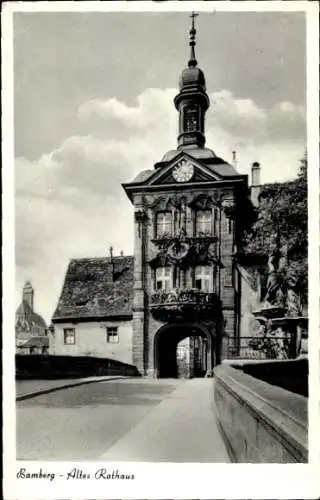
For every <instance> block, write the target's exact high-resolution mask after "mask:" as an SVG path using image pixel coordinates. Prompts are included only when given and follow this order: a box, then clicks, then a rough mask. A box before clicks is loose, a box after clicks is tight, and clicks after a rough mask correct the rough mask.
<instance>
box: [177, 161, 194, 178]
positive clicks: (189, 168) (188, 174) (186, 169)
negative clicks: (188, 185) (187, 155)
mask: <svg viewBox="0 0 320 500" xmlns="http://www.w3.org/2000/svg"><path fill="white" fill-rule="evenodd" d="M193 174H194V166H193V165H192V163H191V162H189V161H186V160H184V161H182V162H180V163H178V164H177V165H176V166H175V167H174V169H173V171H172V175H173V177H174V179H175V180H176V181H177V182H187V181H190V179H191V178H192V176H193Z"/></svg>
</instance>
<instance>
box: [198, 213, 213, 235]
mask: <svg viewBox="0 0 320 500" xmlns="http://www.w3.org/2000/svg"><path fill="white" fill-rule="evenodd" d="M201 233H205V234H212V212H211V210H198V211H197V212H196V234H197V235H198V234H201Z"/></svg>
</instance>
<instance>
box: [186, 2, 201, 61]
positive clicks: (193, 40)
mask: <svg viewBox="0 0 320 500" xmlns="http://www.w3.org/2000/svg"><path fill="white" fill-rule="evenodd" d="M198 15H199V14H198V12H192V14H191V15H190V17H191V19H192V24H191V29H190V31H189V40H190V41H189V45H190V60H189V62H188V66H197V60H196V55H195V51H194V47H195V45H196V33H197V30H196V28H195V24H194V20H195V18H196V17H197V16H198Z"/></svg>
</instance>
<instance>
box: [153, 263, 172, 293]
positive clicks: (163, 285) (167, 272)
mask: <svg viewBox="0 0 320 500" xmlns="http://www.w3.org/2000/svg"><path fill="white" fill-rule="evenodd" d="M171 288H172V273H171V267H169V266H168V267H158V268H157V269H156V290H171Z"/></svg>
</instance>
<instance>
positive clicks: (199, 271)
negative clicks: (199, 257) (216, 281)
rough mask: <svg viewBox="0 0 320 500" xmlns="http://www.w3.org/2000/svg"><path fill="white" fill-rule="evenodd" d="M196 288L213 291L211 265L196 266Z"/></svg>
mask: <svg viewBox="0 0 320 500" xmlns="http://www.w3.org/2000/svg"><path fill="white" fill-rule="evenodd" d="M195 288H198V290H203V291H204V292H211V291H212V268H211V267H210V266H197V267H196V268H195Z"/></svg>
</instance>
